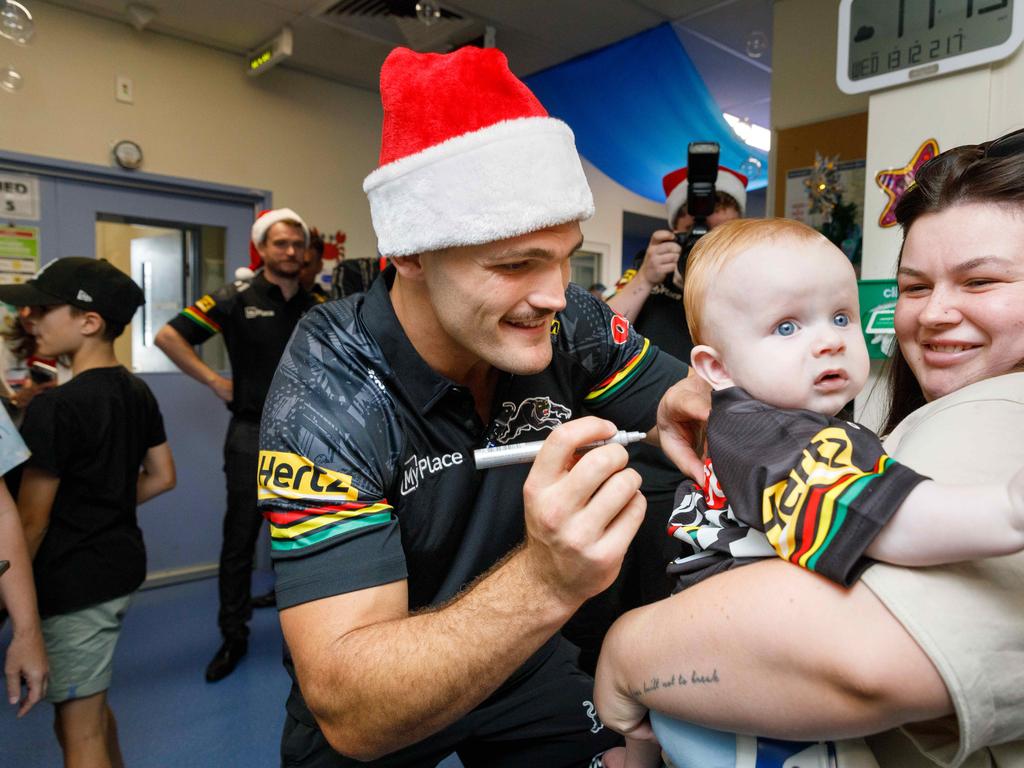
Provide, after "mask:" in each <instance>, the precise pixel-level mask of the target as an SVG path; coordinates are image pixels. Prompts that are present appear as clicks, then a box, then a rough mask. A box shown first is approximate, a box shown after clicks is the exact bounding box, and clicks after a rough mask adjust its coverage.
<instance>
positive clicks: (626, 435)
mask: <svg viewBox="0 0 1024 768" xmlns="http://www.w3.org/2000/svg"><path fill="white" fill-rule="evenodd" d="M645 437H647V433H646V432H623V431H619V432H616V433H615V434H614V435H613V436H612V437H609V438H608V439H607V440H598V441H597V442H596V443H587V444H586V445H581V446H580V447H579V448H577V449H576V452H577V453H582V452H583V451H589V450H590V449H591V448H598V447H600V446H602V445H611V444H615V445H629V444H630V443H639V442H640V441H641V440H643V439H644V438H645ZM542 445H544V441H543V440H536V441H534V442H532V443H515V444H513V445H497V446H495V447H493V448H480V449H479V450H476V451H473V461H474V463H475V464H476V468H477V469H490V468H491V467H504V466H507V465H509V464H529V463H530V462H531V461H533V460H534V459H535V458H537V454H538V453H540V447H541V446H542Z"/></svg>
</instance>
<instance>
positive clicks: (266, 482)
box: [256, 451, 359, 501]
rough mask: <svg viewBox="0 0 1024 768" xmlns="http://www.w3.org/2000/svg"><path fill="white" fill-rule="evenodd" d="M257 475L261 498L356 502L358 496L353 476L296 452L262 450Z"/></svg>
mask: <svg viewBox="0 0 1024 768" xmlns="http://www.w3.org/2000/svg"><path fill="white" fill-rule="evenodd" d="M256 477H257V484H258V487H259V498H261V499H316V500H318V501H356V500H357V499H358V498H359V493H358V492H357V491H356V489H355V488H353V487H352V477H351V476H350V475H343V474H342V473H341V472H335V471H333V470H330V469H324V468H323V467H318V466H316V465H315V464H314V463H313V462H312V461H310V460H309V459H307V458H306V457H305V456H298V455H296V454H294V453H283V452H281V451H260V466H259V469H258V470H257V473H256Z"/></svg>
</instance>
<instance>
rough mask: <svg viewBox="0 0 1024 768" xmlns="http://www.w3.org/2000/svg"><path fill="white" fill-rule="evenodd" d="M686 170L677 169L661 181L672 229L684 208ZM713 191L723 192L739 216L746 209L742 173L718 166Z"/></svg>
mask: <svg viewBox="0 0 1024 768" xmlns="http://www.w3.org/2000/svg"><path fill="white" fill-rule="evenodd" d="M686 170H687V169H686V168H679V169H677V170H675V171H672V173H669V174H666V175H665V177H664V178H663V179H662V180H661V185H662V187H664V189H665V211H666V213H668V225H669V226H670V227H674V226H675V224H676V219H678V218H679V212H680V211H682V210H683V209H684V208H685V207H686V195H687V192H688V191H689V187H690V184H689V181H687V178H686ZM715 191H716V192H725V194H727V195H729V197H731V198H732V199H733V200H735V201H736V204H737V205H738V206H739V209H740V216H742V215H743V213H744V211H745V210H746V208H747V177H746V176H744V175H743V174H742V173H739V172H737V171H734V170H733V169H732V168H726V167H725V166H724V165H720V166H718V177H717V178H716V179H715Z"/></svg>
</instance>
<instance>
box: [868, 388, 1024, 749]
mask: <svg viewBox="0 0 1024 768" xmlns="http://www.w3.org/2000/svg"><path fill="white" fill-rule="evenodd" d="M885 448H886V450H887V451H888V452H889V453H890V455H892V456H894V457H895V458H896V459H898V460H899V461H901V462H902V463H904V464H906V465H908V466H910V467H912V468H913V469H916V470H917V471H919V472H921V473H923V474H926V475H929V476H930V477H932V478H934V479H936V480H939V481H941V482H944V483H956V484H973V483H991V482H1006V481H1007V480H1009V479H1010V477H1012V476H1013V475H1014V474H1015V473H1016V472H1017V471H1018V470H1020V469H1021V468H1022V467H1024V373H1013V374H1007V375H1005V376H998V377H996V378H993V379H987V380H985V381H981V382H978V383H976V384H971V385H970V386H967V387H964V388H963V389H960V390H958V391H957V392H954V393H953V394H951V395H947V396H946V397H943V398H941V399H939V400H936V401H934V402H931V403H928V404H927V405H925V406H924V407H922V408H919V409H918V410H917V411H915V412H914V413H912V414H911V415H910V416H908V417H907V418H906V419H904V420H903V421H902V422H901V423H900V425H899V426H898V427H897V428H896V429H895V430H894V431H893V433H892V435H890V436H889V438H888V439H887V440H886V441H885ZM969 519H970V510H969V509H965V510H964V520H965V524H966V523H967V522H968V521H969ZM863 581H864V583H865V584H867V586H868V587H869V588H870V589H871V590H872V591H873V592H874V593H875V595H877V596H878V598H879V599H880V600H881V601H882V602H883V603H885V605H886V607H888V609H889V610H890V611H891V612H892V613H893V615H895V616H896V618H897V619H899V621H900V622H901V623H902V624H903V625H904V627H906V629H907V631H908V632H909V633H910V634H911V636H913V638H914V640H915V641H916V642H917V644H918V645H920V646H921V648H922V649H923V650H924V651H925V653H927V654H928V657H929V658H930V659H931V660H932V663H933V664H935V667H936V668H937V669H938V671H939V674H940V675H941V676H942V679H943V681H944V682H945V684H946V687H947V689H948V690H949V694H950V697H951V698H952V700H953V705H954V707H955V709H956V716H955V717H953V716H950V717H947V718H944V719H941V720H935V721H931V722H927V723H916V724H912V725H909V726H906V727H904V728H901V729H898V730H894V731H889V732H887V733H884V734H880V735H879V736H876V737H872V738H871V739H869V743H870V744H871V747H872V749H873V750H874V751H875V755H876V757H877V758H878V761H879V764H880V765H881V766H882V768H915V767H916V766H922V767H923V766H932V768H934V766H935V765H936V764H938V765H941V766H949V767H950V768H956V767H957V766H964V768H989V767H992V766H998V768H1024V553H1018V554H1016V555H1011V556H1008V557H1000V558H992V559H989V560H980V561H977V562H973V563H961V564H957V565H948V566H940V567H934V568H916V569H911V568H898V567H894V566H890V565H883V564H878V565H874V566H872V567H871V568H869V569H868V571H867V572H866V573H865V574H864V576H863ZM915 745H916V747H915ZM924 755H926V756H927V757H928V758H930V760H929V759H926V758H925V757H924Z"/></svg>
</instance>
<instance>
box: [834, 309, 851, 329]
mask: <svg viewBox="0 0 1024 768" xmlns="http://www.w3.org/2000/svg"><path fill="white" fill-rule="evenodd" d="M832 322H833V323H835V324H836V325H838V326H839V327H840V328H845V327H846V326H848V325H849V324H850V316H849V315H848V314H846V313H845V312H840V313H839V314H837V315H836V316H835V317H833V318H832Z"/></svg>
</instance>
